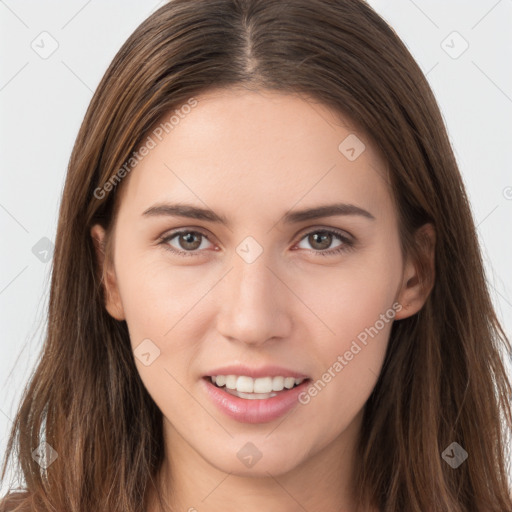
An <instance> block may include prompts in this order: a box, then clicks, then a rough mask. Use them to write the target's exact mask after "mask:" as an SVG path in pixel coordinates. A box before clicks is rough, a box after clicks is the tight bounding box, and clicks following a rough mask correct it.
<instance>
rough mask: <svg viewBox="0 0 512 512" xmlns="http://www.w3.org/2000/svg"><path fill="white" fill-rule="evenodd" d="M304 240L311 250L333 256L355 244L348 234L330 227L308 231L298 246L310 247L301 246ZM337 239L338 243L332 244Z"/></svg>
mask: <svg viewBox="0 0 512 512" xmlns="http://www.w3.org/2000/svg"><path fill="white" fill-rule="evenodd" d="M304 241H305V242H307V243H308V245H309V247H310V248H311V250H310V252H313V253H314V254H318V255H322V256H333V255H336V254H339V253H341V252H343V251H348V250H349V249H351V248H353V246H354V242H353V240H352V239H351V238H350V237H349V236H348V235H345V234H343V233H342V232H340V233H338V232H337V231H333V230H330V229H317V230H316V231H310V232H309V233H306V235H304V236H303V237H302V239H301V240H300V242H299V245H298V247H300V248H305V249H308V248H307V247H301V245H300V244H302V243H304ZM335 241H337V242H338V243H337V244H336V245H334V246H333V245H332V244H333V242H335Z"/></svg>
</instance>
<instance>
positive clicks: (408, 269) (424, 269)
mask: <svg viewBox="0 0 512 512" xmlns="http://www.w3.org/2000/svg"><path fill="white" fill-rule="evenodd" d="M415 245H416V250H415V251H411V254H409V255H408V256H407V258H406V261H405V264H404V273H403V280H402V284H401V287H400V290H399V293H398V297H397V302H398V303H399V304H401V305H402V309H401V310H400V311H397V313H396V316H395V319H396V320H400V319H402V318H407V317H410V316H412V315H414V314H416V313H417V312H418V311H419V310H420V309H421V308H422V307H423V305H424V304H425V302H426V300H427V298H428V296H429V295H430V292H431V291H432V288H433V287H434V282H435V245H436V233H435V228H434V226H433V225H432V224H430V223H428V224H424V225H423V226H421V227H420V228H418V230H417V231H416V233H415Z"/></svg>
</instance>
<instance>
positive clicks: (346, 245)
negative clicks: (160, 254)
mask: <svg viewBox="0 0 512 512" xmlns="http://www.w3.org/2000/svg"><path fill="white" fill-rule="evenodd" d="M314 233H324V234H329V235H333V236H334V237H335V238H337V239H338V240H340V241H341V242H343V243H342V245H340V246H338V247H336V248H335V249H326V250H323V251H319V250H314V249H311V250H310V252H313V253H314V254H315V255H316V254H318V255H319V256H336V255H338V254H340V253H342V252H348V251H350V250H352V249H354V242H353V241H352V240H350V239H349V238H348V237H346V236H345V235H343V234H342V233H341V232H339V231H336V230H332V229H315V230H313V231H309V232H307V233H305V234H304V235H303V236H302V237H301V238H300V239H299V241H298V242H297V243H300V242H301V241H302V240H304V238H306V237H308V236H309V235H312V234H314ZM182 234H194V235H200V236H202V237H204V238H206V239H207V240H209V238H208V237H207V236H206V235H205V234H204V233H201V232H200V231H193V230H181V231H175V232H173V233H170V234H168V235H164V236H163V237H161V238H160V239H159V243H160V244H161V245H163V246H164V249H166V250H168V251H171V252H172V253H174V254H178V255H179V256H197V255H198V254H199V252H201V251H198V250H195V251H181V250H178V249H176V248H174V247H172V246H171V245H169V242H170V241H171V240H172V239H173V238H175V237H176V236H178V235H182Z"/></svg>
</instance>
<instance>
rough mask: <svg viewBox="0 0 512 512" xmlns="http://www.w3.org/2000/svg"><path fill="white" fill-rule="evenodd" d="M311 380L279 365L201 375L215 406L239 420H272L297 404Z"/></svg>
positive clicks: (238, 367)
mask: <svg viewBox="0 0 512 512" xmlns="http://www.w3.org/2000/svg"><path fill="white" fill-rule="evenodd" d="M310 380H311V379H310V378H309V377H307V376H306V375H304V374H301V373H298V372H295V371H293V370H289V369H286V368H282V367H276V366H272V367H269V366H267V367H263V368H258V369H256V368H249V367H242V366H230V367H224V368H219V369H215V370H212V372H211V374H210V375H208V376H205V377H203V379H202V381H203V382H204V383H205V386H206V392H207V394H208V395H209V397H210V398H211V399H212V401H213V402H214V403H215V404H216V405H217V407H218V408H219V409H220V410H221V411H222V412H223V413H224V414H227V415H228V416H230V417H231V418H234V419H236V420H237V421H240V422H243V423H265V422H269V421H272V420H274V419H276V418H278V417H280V416H282V415H283V414H285V413H286V412H288V411H289V410H291V409H292V408H293V407H294V406H295V405H297V404H298V395H299V394H300V393H301V392H302V391H304V390H305V388H306V387H307V386H308V385H309V381H310Z"/></svg>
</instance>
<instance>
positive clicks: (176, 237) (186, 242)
mask: <svg viewBox="0 0 512 512" xmlns="http://www.w3.org/2000/svg"><path fill="white" fill-rule="evenodd" d="M204 242H206V246H205V245H204ZM208 242H209V240H208V237H207V236H206V235H204V234H203V233H200V232H199V231H177V232H175V233H171V234H170V235H168V236H166V237H164V238H162V239H161V243H162V244H164V247H165V248H166V249H168V250H170V251H171V252H175V253H177V254H180V255H183V256H195V255H199V254H200V253H201V252H202V249H206V248H207V247H208ZM210 243H211V242H210Z"/></svg>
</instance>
